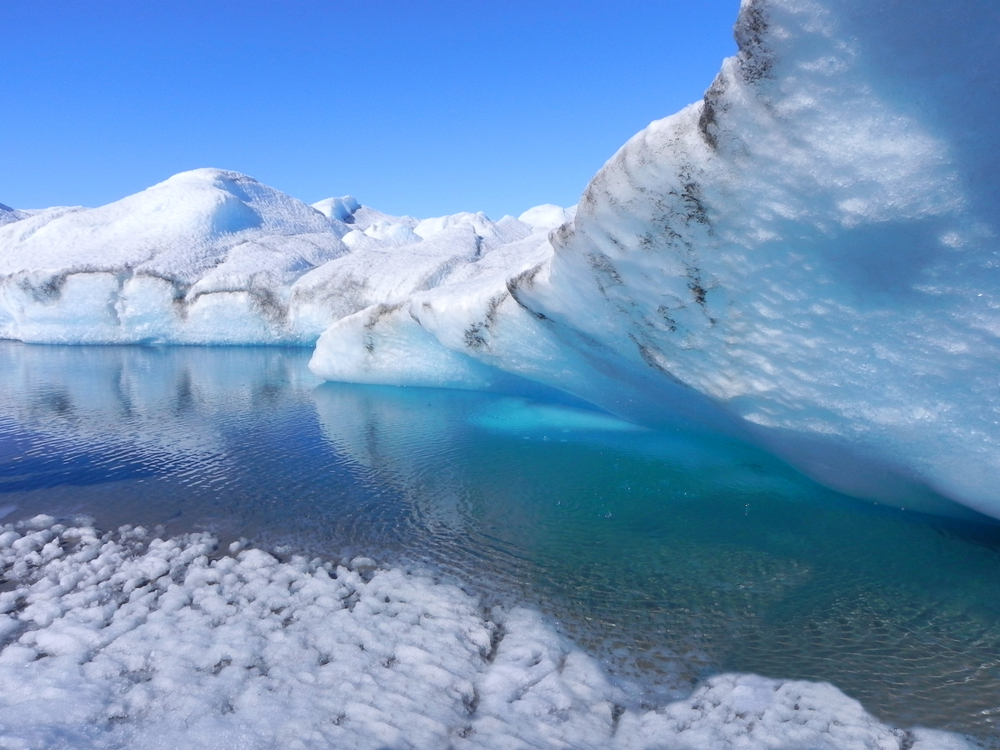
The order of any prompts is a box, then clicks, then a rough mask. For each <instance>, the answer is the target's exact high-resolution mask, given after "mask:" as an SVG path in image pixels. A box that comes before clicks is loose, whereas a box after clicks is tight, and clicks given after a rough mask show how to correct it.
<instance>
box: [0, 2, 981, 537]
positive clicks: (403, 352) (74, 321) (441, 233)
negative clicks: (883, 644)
mask: <svg viewBox="0 0 1000 750" xmlns="http://www.w3.org/2000/svg"><path fill="white" fill-rule="evenodd" d="M998 33H1000V7H998V6H996V5H995V4H992V3H987V2H983V0H956V2H954V3H950V4H948V5H947V6H944V5H940V4H931V5H927V6H913V5H912V4H905V3H895V2H894V3H890V4H881V5H879V6H878V7H877V8H870V7H868V6H867V5H866V4H864V3H862V2H860V0H810V2H807V3H803V2H794V1H793V0H744V1H743V3H742V6H741V9H740V14H739V18H738V20H737V23H736V27H735V36H736V40H737V42H738V46H739V51H738V53H737V54H736V55H735V56H734V57H731V58H729V59H727V60H725V61H724V62H723V64H722V68H721V71H720V72H719V74H718V76H717V77H716V79H715V81H714V82H712V83H711V85H710V86H709V88H708V90H707V91H706V93H705V96H704V98H703V99H702V101H700V102H697V103H695V104H692V105H691V106H689V107H687V108H685V109H684V110H682V111H681V112H678V113H677V114H675V115H672V116H670V117H667V118H665V119H663V120H659V121H657V122H654V123H652V124H651V125H650V126H649V127H648V128H646V129H645V130H643V131H642V132H640V133H639V134H637V135H636V136H635V137H633V138H632V139H631V140H630V141H629V142H628V143H626V144H625V145H624V146H623V147H622V148H621V149H620V150H619V152H618V153H617V154H615V155H614V156H613V157H612V158H611V159H610V160H609V161H608V163H607V164H606V165H605V166H604V167H603V169H602V170H601V171H600V172H599V173H598V174H597V175H596V176H595V177H594V178H593V180H592V181H591V182H590V184H589V185H588V186H587V187H586V190H585V191H584V193H583V195H582V198H581V201H580V203H579V205H578V207H572V208H568V209H566V208H561V207H558V206H551V205H545V206H538V207H535V208H533V209H529V210H528V211H526V212H524V213H523V214H521V215H520V216H519V217H518V218H514V217H511V216H508V217H504V218H502V219H500V220H499V221H496V222H494V221H491V220H490V219H489V218H487V217H486V216H485V215H483V214H481V213H460V214H454V215H452V216H445V217H436V218H429V219H422V220H421V219H417V218H414V217H399V216H391V215H388V214H384V213H382V212H380V211H377V210H376V209H373V208H371V207H368V206H364V205H361V204H360V203H359V202H358V201H357V200H356V199H354V198H353V197H351V196H343V197H339V198H328V199H326V200H324V201H320V202H319V203H316V204H314V205H313V206H307V205H306V204H304V203H302V202H300V201H297V200H295V199H293V198H291V197H289V196H287V195H284V194H283V193H280V192H279V191H277V190H274V189H272V188H269V187H267V186H264V185H262V184H260V183H258V182H256V181H255V180H253V179H251V178H249V177H246V176H244V175H240V174H237V173H234V172H225V171H221V170H196V171H193V172H186V173H183V174H180V175H176V176H175V177H173V178H171V179H169V180H167V181H166V182H164V183H161V184H160V185H156V186H154V187H152V188H149V189H148V190H146V191H143V192H142V193H139V194H137V195H134V196H131V197H129V198H125V199H124V200H122V201H118V202H117V203H113V204H110V205H108V206H104V207H101V208H96V209H80V208H65V209H50V210H47V211H43V212H35V213H30V212H29V213H25V212H14V211H13V210H8V209H6V208H4V209H3V211H2V212H0V216H2V217H3V218H2V219H0V221H2V222H5V223H4V225H3V226H0V336H2V337H6V338H12V339H18V340H22V341H30V342H50V343H52V342H63V343H181V344H194V343H202V344H238V343H239V344H251V343H254V344H260V343H265V344H297V345H305V346H313V345H315V351H314V355H313V358H312V362H311V367H312V369H313V371H314V372H315V373H316V374H317V375H319V376H320V377H322V378H325V379H328V380H340V381H348V382H359V383H378V384H395V385H423V386H435V387H458V388H470V389H511V388H515V387H516V385H517V383H523V382H524V381H525V380H528V381H533V382H535V383H540V384H542V385H544V386H547V387H555V388H557V389H560V390H562V391H565V392H567V393H569V394H572V395H573V396H574V397H577V398H579V399H583V400H585V401H587V402H590V403H592V404H595V405H597V406H599V407H601V408H603V409H605V410H607V411H609V412H611V413H612V414H614V415H616V416H619V417H623V418H625V419H628V420H632V421H636V422H641V423H643V424H648V425H654V426H655V425H667V424H670V423H672V422H677V421H683V422H685V423H688V424H694V425H700V426H702V427H704V428H705V429H708V430H714V431H721V432H723V433H726V434H728V435H731V436H733V437H735V438H738V439H741V440H745V441H747V442H749V443H752V444H755V445H758V446H762V447H765V448H766V449H768V450H770V451H772V452H773V453H775V454H776V455H778V456H780V457H782V458H783V459H784V460H786V461H788V462H789V463H790V464H792V465H793V466H795V467H797V468H798V469H799V470H801V471H803V472H804V473H805V474H807V475H808V476H810V477H812V478H814V479H816V480H818V481H820V482H822V483H824V484H826V485H828V486H830V487H833V488H835V489H837V490H839V491H841V492H844V493H846V494H848V495H852V496H855V497H861V498H865V499H869V500H873V501H876V502H881V503H886V504H889V505H893V506H896V507H904V508H909V509H914V510H918V511H926V512H947V508H948V507H949V503H950V502H951V501H957V502H959V503H962V504H964V505H966V506H968V507H970V508H972V509H974V510H976V511H978V512H980V513H984V514H988V515H990V516H993V517H996V518H1000V494H998V493H997V490H996V487H997V486H1000V485H998V482H997V479H998V478H1000V450H998V448H1000V397H998V396H997V389H996V374H995V373H996V365H997V362H998V361H1000V342H998V335H1000V313H998V310H1000V292H998V290H1000V277H998V273H1000V271H998V268H1000V266H998V264H997V262H996V258H997V256H998V253H1000V240H998V238H997V231H998V227H997V224H998V218H1000V190H998V188H997V177H996V175H997V174H998V173H1000V164H998V160H1000V143H998V133H1000V128H998V126H997V123H998V122H1000V118H998V117H997V115H998V114H1000V113H998V111H997V108H998V104H997V103H998V102H1000V91H998V86H1000V84H998V82H997V81H996V79H995V76H992V75H991V73H990V71H992V70H994V69H995V68H996V67H997V65H998V63H1000V60H998V56H1000V49H998V47H997V45H996V44H995V40H996V38H997V35H998ZM706 83H707V82H706Z"/></svg>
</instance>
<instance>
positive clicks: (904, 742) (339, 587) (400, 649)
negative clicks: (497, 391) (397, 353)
mask: <svg viewBox="0 0 1000 750" xmlns="http://www.w3.org/2000/svg"><path fill="white" fill-rule="evenodd" d="M241 547H242V545H241V544H234V545H232V551H231V552H230V553H229V554H224V553H222V552H220V551H219V550H218V549H217V544H216V542H215V540H214V539H212V537H210V536H209V535H207V534H189V535H186V536H183V537H178V538H174V539H160V538H157V537H156V536H155V535H154V534H151V533H149V532H148V531H147V530H145V529H142V528H131V527H127V526H125V527H122V528H121V529H119V530H118V532H117V533H104V534H102V533H100V532H98V531H97V530H95V529H94V528H93V527H91V526H88V525H86V523H77V524H68V525H64V524H60V523H55V521H54V519H52V518H51V517H47V516H39V517H36V518H34V519H32V520H31V521H28V522H23V523H21V524H19V525H6V526H0V571H2V572H3V574H4V577H5V580H6V581H7V583H6V584H5V586H4V590H3V591H2V592H0V644H2V648H0V747H5V748H53V747H67V748H68V747H73V748H123V747H128V748H176V747H215V748H230V747H232V748H235V747H243V748H246V747H251V748H272V747H281V748H327V747H336V748H339V749H349V748H371V749H372V750H375V749H376V748H385V747H392V748H399V749H400V750H403V749H404V748H427V749H428V750H431V749H436V748H444V747H451V748H456V750H459V749H461V748H469V749H470V750H471V749H472V748H498V749H499V748H567V747H572V748H575V749H576V750H585V749H586V748H601V749H602V750H603V749H604V748H612V749H614V748H620V749H622V750H625V749H631V748H660V747H672V748H706V747H712V748H742V749H746V750H750V749H752V748H760V749H761V750H764V748H768V749H771V748H788V749H789V750H791V749H792V748H803V749H804V748H813V749H814V750H821V749H824V750H825V749H827V748H829V749H830V750H833V749H834V748H836V749H837V750H847V749H849V748H858V749H859V750H860V749H862V748H864V749H865V750H874V749H876V748H878V749H884V750H890V749H891V750H897V748H900V747H911V748H915V749H916V750H930V749H931V748H942V749H943V748H948V749H954V750H958V749H959V748H967V747H970V746H969V745H968V744H967V743H966V742H965V741H964V740H963V739H962V738H961V737H959V736H957V735H951V734H947V733H944V732H938V731H930V730H923V729H916V730H911V731H904V730H900V729H894V728H891V727H888V726H886V725H884V724H882V723H880V722H878V721H877V720H875V719H874V718H872V717H871V716H869V715H868V714H866V713H865V712H864V710H863V709H862V708H861V706H860V705H859V704H858V703H857V702H856V701H853V700H851V699H850V698H848V697H846V696H844V695H843V694H842V693H840V692H839V691H837V690H836V689H835V688H833V687H832V686H830V685H826V684H816V683H808V682H782V681H778V680H768V679H765V678H762V677H755V676H752V675H735V674H731V675H720V676H718V677H715V678H712V679H710V680H709V681H708V682H706V683H705V684H704V685H702V686H701V687H700V688H698V689H697V690H696V691H695V692H694V693H693V695H691V697H690V698H688V699H686V700H683V701H679V702H676V703H672V704H669V705H666V706H662V707H659V708H657V709H655V710H649V709H640V708H636V707H629V706H626V705H625V703H624V701H625V694H624V693H623V692H622V690H621V688H619V687H616V686H615V685H613V684H612V683H611V682H610V681H609V680H608V678H607V677H606V675H605V674H604V672H603V671H602V669H601V667H600V665H599V664H598V663H597V662H596V661H594V660H593V659H592V658H590V657H589V656H587V655H586V654H584V653H583V652H582V651H580V650H579V649H577V648H575V647H574V646H572V645H571V644H569V643H568V642H566V641H565V640H564V639H563V638H562V637H560V636H559V635H557V634H556V632H555V630H554V629H553V627H552V624H551V623H549V622H547V621H546V620H545V619H544V618H543V617H542V616H541V615H539V614H538V613H537V612H534V611H531V610H526V609H523V608H517V609H513V610H512V611H509V612H499V613H498V612H488V611H486V610H484V609H483V607H482V606H481V605H480V604H479V602H477V601H476V600H475V599H474V598H473V597H471V596H470V595H468V594H466V593H464V592H463V591H462V590H461V589H459V588H457V587H455V586H453V585H448V584H443V583H437V582H435V581H434V580H433V579H432V578H431V577H430V575H428V574H426V573H421V572H420V571H409V570H403V569H385V568H380V567H379V566H378V565H377V564H376V563H375V562H374V561H372V560H370V559H367V558H355V559H354V560H353V561H352V562H351V563H350V564H349V566H345V565H334V564H332V563H329V562H322V561H321V560H318V559H315V560H311V561H310V560H306V559H303V558H292V559H291V560H289V561H286V562H280V561H278V560H277V559H275V558H274V557H272V556H270V555H268V554H266V553H264V552H262V551H260V550H256V549H246V550H241Z"/></svg>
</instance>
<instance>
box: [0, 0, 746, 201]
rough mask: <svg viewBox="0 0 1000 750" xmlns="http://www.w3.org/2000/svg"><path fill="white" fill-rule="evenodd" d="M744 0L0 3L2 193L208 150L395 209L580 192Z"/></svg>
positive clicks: (180, 163)
mask: <svg viewBox="0 0 1000 750" xmlns="http://www.w3.org/2000/svg"><path fill="white" fill-rule="evenodd" d="M738 8H739V1H738V0H650V1H649V2H629V1H628V0H622V1H621V2H607V1H606V0H605V1H604V2H587V1H586V0H577V1H576V2H563V1H562V0H558V1H554V2H545V1H544V0H534V1H522V0H505V1H504V2H493V1H492V0H472V1H470V0H454V1H452V2H442V1H438V0H425V1H424V0H412V1H410V2H403V1H402V0H397V1H394V2H388V1H382V0H355V1H354V2H341V1H340V0H333V1H328V2H312V1H310V0H301V1H296V0H286V2H277V1H275V2H261V1H259V0H243V1H242V2H223V1H216V0H127V1H126V0H98V1H97V2H84V0H79V1H73V2H71V1H70V0H56V1H49V0H32V2H11V1H10V0H0V19H2V21H0V71H2V74H0V203H5V204H7V205H10V206H14V207H20V208H38V207H42V206H50V205H77V204H82V205H89V206H93V205H100V204H103V203H108V202H110V201H113V200H117V199H118V198H121V197H124V196H125V195H128V194H130V193H134V192H137V191H139V190H142V189H143V188H145V187H148V186H149V185H152V184H154V183H156V182H159V181H161V180H163V179H166V178H167V177H169V176H170V175H172V174H175V173H176V172H180V171H183V170H185V169H192V168H195V167H205V166H211V167H222V168H226V169H235V170H238V171H240V172H245V173H247V174H250V175H252V176H254V177H256V178H257V179H259V180H261V181H263V182H266V183H267V184H269V185H273V186H274V187H277V188H279V189H280V190H283V191H285V192H287V193H289V194H291V195H294V196H295V197H297V198H301V199H302V200H305V201H307V202H314V201H317V200H319V199H321V198H325V197H328V196H331V195H343V194H347V193H350V194H352V195H355V196H356V197H357V198H358V199H359V200H360V201H361V202H362V203H365V204H368V205H371V206H374V207H376V208H379V209H381V210H383V211H388V212H390V213H400V214H402V213H407V214H412V215H415V216H434V215H440V214H445V213H454V212H457V211H463V210H470V211H479V210H482V211H485V212H486V213H487V214H489V215H490V216H491V217H493V218H499V217H500V216H502V215H503V214H505V213H511V214H515V215H516V214H518V213H520V212H521V211H523V210H524V209H526V208H528V207H530V206H533V205H536V204H538V203H558V204H561V205H570V204H573V203H575V202H576V201H577V199H578V198H579V195H580V193H581V191H582V190H583V188H584V187H585V185H586V183H587V180H588V179H589V177H590V176H591V175H593V173H594V172H595V171H596V170H597V169H598V168H600V166H601V165H602V164H603V163H604V161H605V160H606V159H608V158H609V157H610V156H611V155H612V154H613V153H614V152H615V150H616V149H617V148H618V147H619V146H620V145H621V144H622V143H624V142H625V140H627V139H628V138H629V137H630V136H631V135H632V134H634V133H635V132H637V131H638V130H640V129H641V128H643V127H644V126H645V125H646V124H648V123H649V122H650V121H651V120H654V119H657V118H659V117H663V116H666V115H668V114H671V113H672V112H675V111H676V110H678V109H680V108H681V107H682V106H684V105H685V104H687V103H690V102H692V101H694V100H696V99H698V98H699V97H700V96H701V95H702V93H703V92H704V90H705V89H706V88H707V87H708V85H709V84H710V83H711V81H712V78H713V77H714V75H715V73H716V71H717V70H718V68H719V63H720V61H721V60H722V58H723V57H725V56H726V55H730V54H732V53H733V52H734V51H735V44H734V42H733V40H732V25H733V21H734V20H735V17H736V13H737V10H738Z"/></svg>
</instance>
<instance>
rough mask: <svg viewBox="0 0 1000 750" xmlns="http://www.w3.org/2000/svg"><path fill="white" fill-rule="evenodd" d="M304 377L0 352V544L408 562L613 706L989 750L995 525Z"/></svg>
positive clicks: (997, 628) (295, 366)
mask: <svg viewBox="0 0 1000 750" xmlns="http://www.w3.org/2000/svg"><path fill="white" fill-rule="evenodd" d="M307 361H308V352H305V351H300V350H282V349H254V348H249V349H201V348H174V349H157V348H99V347H94V348H71V347H27V346H22V345H18V344H0V515H2V516H3V521H10V520H16V519H19V518H23V517H28V516H31V515H34V514H36V513H40V512H45V513H50V514H53V515H57V516H71V515H74V514H86V515H90V516H92V517H94V518H95V519H96V521H97V523H99V524H100V525H102V526H104V527H115V526H118V525H120V524H126V523H128V524H138V523H141V524H144V525H149V526H155V525H162V526H163V527H164V532H165V533H179V532H183V531H187V530H192V529H203V528H208V529H211V530H213V531H215V532H216V533H218V534H219V535H220V536H221V537H222V539H223V540H224V541H229V540H231V539H235V538H239V537H245V538H247V539H249V540H252V541H253V542H254V543H257V544H261V545H264V546H266V547H268V548H269V549H271V550H273V551H275V552H277V553H278V554H279V555H286V554H292V553H299V552H306V553H310V554H313V553H315V554H322V555H327V556H330V557H334V558H341V557H348V558H349V557H352V556H353V555H355V554H359V553H364V554H367V555H372V556H375V557H377V558H379V559H381V560H384V561H387V562H402V561H411V562H412V561H416V562H420V563H423V564H426V565H428V566H431V567H433V568H434V569H435V570H437V571H439V573H440V575H442V576H444V577H449V578H452V579H455V580H460V581H462V582H463V585H464V586H465V587H466V588H469V589H472V590H475V591H476V593H479V594H481V595H483V596H484V597H485V599H486V600H487V602H488V603H510V602H512V601H527V602H528V603H530V604H532V605H533V606H537V607H539V608H541V609H543V610H544V611H545V612H546V613H548V614H549V615H551V616H552V617H554V618H555V619H556V620H557V621H558V623H559V625H560V627H561V629H562V630H563V631H564V632H565V633H567V634H568V635H570V636H571V637H572V638H574V639H575V640H576V641H577V642H578V643H580V644H581V645H582V646H584V647H585V648H587V649H588V650H589V651H590V652H591V653H593V654H595V655H597V656H598V657H600V658H601V659H602V660H604V662H605V664H606V665H607V666H608V668H609V669H610V670H611V671H612V672H613V673H615V674H617V675H619V676H621V677H622V678H623V679H626V680H629V681H634V682H635V683H636V684H637V685H638V686H639V687H638V688H636V691H635V693H634V694H635V698H636V700H637V701H638V702H643V701H647V702H650V703H655V702H658V701H661V700H663V699H664V698H670V697H672V696H680V695H683V694H685V693H686V692H687V691H689V690H690V687H691V685H692V684H694V683H695V682H697V681H698V680H700V679H703V678H704V677H706V676H708V675H710V674H712V673H715V672H719V671H745V672H755V673H759V674H764V675H768V676H773V677H783V678H805V679H814V680H826V681H830V682H832V683H834V684H835V685H837V686H838V687H839V688H840V689H842V690H844V691H845V692H846V693H848V694H849V695H851V696H853V697H855V698H857V699H859V700H861V701H862V703H863V704H864V705H865V707H866V708H867V709H868V710H869V711H871V712H872V713H874V714H876V715H877V716H879V717H880V718H882V719H885V720H889V721H892V722H896V723H899V724H901V725H913V724H922V725H927V726H937V727H945V728H950V729H956V730H960V731H966V732H971V733H974V734H976V735H978V736H981V737H993V736H996V734H997V729H996V727H997V725H998V723H1000V591H998V587H997V581H998V577H1000V576H998V574H1000V528H998V526H997V525H996V524H994V523H992V522H988V521H986V519H982V520H981V521H980V522H975V521H955V520H948V519H943V518H935V517H929V516H921V515H917V514H912V513H906V512H903V511H894V510H889V509H885V508H880V507H877V506H872V505H869V504H867V503H864V502H861V501H857V500H853V499H850V498H847V497H844V496H841V495H837V494H836V493H832V492H829V491H827V490H824V489H823V488H821V487H818V486H817V485H815V484H814V483H812V482H810V481H809V480H807V479H805V478H804V477H802V476H801V475H799V474H797V473H796V472H794V471H793V470H791V469H789V468H788V467H787V466H785V465H784V464H782V463H780V462H778V461H776V460H775V459H772V458H770V457H769V456H767V455H765V454H763V453H761V452H759V451H756V450H754V449H751V448H748V447H746V446H744V445H741V444H738V443H735V442H732V441H730V440H727V439H723V438H721V437H719V436H712V435H698V434H693V433H690V432H683V431H673V432H671V431H650V430H646V429H642V428H639V427H636V426H634V425H629V424H626V423H623V422H621V421H618V420H616V419H614V418H612V417H610V416H607V415H604V414H600V413H597V412H593V411H588V410H585V409H582V408H580V405H579V404H571V403H559V402H554V401H543V400H539V398H538V397H537V394H536V397H534V398H529V397H526V396H509V395H496V394H480V393H468V392H461V391H435V390H422V389H405V388H404V389H395V388H377V387H362V386H349V385H336V384H321V383H320V382H319V381H317V380H316V379H314V378H313V377H312V376H311V375H310V374H309V373H308V370H307V369H306V363H307Z"/></svg>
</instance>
